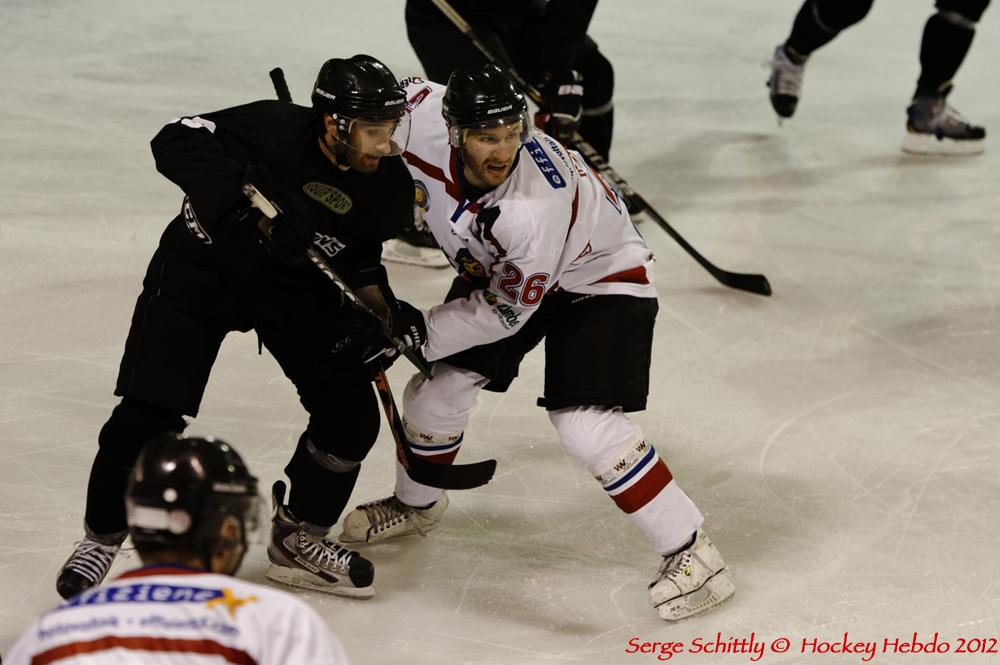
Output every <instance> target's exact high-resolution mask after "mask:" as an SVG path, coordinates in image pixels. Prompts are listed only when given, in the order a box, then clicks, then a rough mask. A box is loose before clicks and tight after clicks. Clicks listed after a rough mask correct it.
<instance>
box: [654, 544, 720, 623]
mask: <svg viewBox="0 0 1000 665" xmlns="http://www.w3.org/2000/svg"><path fill="white" fill-rule="evenodd" d="M735 590H736V588H735V587H734V586H733V582H732V580H731V579H730V578H729V571H728V570H727V569H726V562H725V561H723V560H722V555H721V554H719V550H717V549H715V545H713V544H712V541H710V540H709V539H708V536H706V535H705V532H704V531H702V530H701V529H698V533H696V534H695V539H694V542H693V543H692V544H691V545H690V546H688V547H687V548H686V549H683V550H681V551H680V552H677V553H675V554H671V555H668V556H665V557H663V563H662V564H660V572H659V574H658V575H657V576H656V579H655V580H653V581H652V582H651V583H650V585H649V602H650V603H652V605H653V607H655V608H656V609H657V612H659V614H660V618H661V619H666V620H667V621H677V620H678V619H684V618H686V617H689V616H691V615H692V614H697V613H699V612H704V611H705V610H707V609H709V608H712V607H715V606H716V605H718V604H719V603H721V602H722V601H724V600H725V599H726V598H729V597H730V596H731V595H733V592H734V591H735Z"/></svg>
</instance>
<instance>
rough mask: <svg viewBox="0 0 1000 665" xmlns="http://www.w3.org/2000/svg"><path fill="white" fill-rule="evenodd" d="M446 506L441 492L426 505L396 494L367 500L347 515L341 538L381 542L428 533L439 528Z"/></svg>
mask: <svg viewBox="0 0 1000 665" xmlns="http://www.w3.org/2000/svg"><path fill="white" fill-rule="evenodd" d="M446 508H448V495H447V494H442V495H441V498H440V499H438V500H437V502H435V503H434V504H433V505H432V506H430V507H428V508H423V509H420V508H413V507H411V506H407V505H406V504H405V503H403V502H401V501H400V500H399V499H397V498H396V497H395V495H393V496H389V497H386V498H384V499H380V500H378V501H372V502H371V503H365V504H362V505H360V506H358V507H357V508H355V509H354V510H352V511H351V512H350V513H348V515H347V517H345V518H344V532H343V533H342V534H340V542H342V543H351V544H353V543H378V542H382V541H385V540H389V539H390V538H399V537H401V536H412V535H414V534H419V535H421V536H425V535H427V532H428V531H433V530H434V529H436V528H438V526H439V525H440V523H441V516H442V515H444V511H445V509H446Z"/></svg>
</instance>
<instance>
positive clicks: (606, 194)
mask: <svg viewBox="0 0 1000 665" xmlns="http://www.w3.org/2000/svg"><path fill="white" fill-rule="evenodd" d="M402 85H403V86H404V87H405V88H406V96H407V99H408V103H407V110H408V111H409V113H410V116H411V127H410V140H409V144H408V145H407V149H406V152H405V153H404V154H403V159H404V160H405V161H406V164H407V166H408V167H409V169H410V174H411V175H412V176H413V179H414V181H415V183H416V187H417V198H416V202H417V206H418V207H419V209H420V210H419V211H420V213H422V216H423V220H424V222H425V223H426V224H427V225H428V227H429V228H430V230H431V232H432V233H433V234H434V237H435V239H436V240H437V242H438V244H439V245H440V246H441V248H442V249H443V250H444V252H445V254H446V255H447V256H448V260H449V261H451V263H452V265H453V266H454V267H455V268H456V269H457V270H459V271H460V272H467V273H469V274H471V275H473V276H477V277H489V278H490V287H489V289H487V290H485V291H476V292H474V294H473V295H472V297H470V298H468V299H464V298H463V299H458V300H453V301H452V302H449V303H445V304H442V305H437V306H436V307H433V308H432V309H431V310H430V311H429V312H428V313H426V316H425V318H426V320H427V337H428V341H427V345H426V346H425V347H424V354H425V355H426V357H427V359H428V360H437V359H439V358H443V357H445V356H448V355H451V354H453V353H456V352H458V351H461V350H463V349H466V348H469V347H472V346H478V345H480V344H488V343H490V342H494V341H497V340H499V339H503V338H504V337H507V336H509V335H513V334H514V333H515V332H517V330H518V328H519V327H520V326H521V325H523V324H524V322H525V321H526V320H527V319H528V317H530V316H531V314H532V312H534V311H535V309H536V308H537V307H538V305H539V303H540V302H541V300H542V296H544V295H545V293H547V292H548V291H551V290H553V289H561V290H563V291H572V292H574V293H583V294H626V295H634V296H639V297H647V298H654V297H656V290H655V288H654V286H653V271H652V262H653V253H652V252H651V251H650V250H649V248H648V247H647V246H646V243H645V242H644V241H643V239H642V236H640V235H639V232H638V231H636V229H635V226H634V225H633V224H632V221H631V219H630V218H629V215H628V211H627V210H626V209H625V206H624V204H623V202H622V201H621V200H620V199H619V197H618V195H617V194H616V193H615V192H614V191H613V190H612V189H611V188H610V187H608V185H607V184H606V183H605V182H604V181H603V180H602V179H601V178H600V177H599V176H598V175H597V174H596V173H594V171H593V170H592V169H590V168H589V167H588V166H587V164H586V162H584V160H583V157H581V156H580V154H579V153H577V152H576V151H573V150H567V149H566V148H565V147H563V146H562V145H561V144H560V143H559V142H557V141H556V140H555V139H553V138H551V137H549V136H547V135H546V134H544V133H542V132H541V131H538V130H535V131H534V132H533V134H532V137H531V140H530V141H529V142H528V143H527V144H525V145H524V146H523V147H522V148H521V150H520V152H519V153H518V158H517V161H516V162H515V164H514V167H513V169H512V170H511V174H510V176H509V177H508V178H507V180H506V182H504V184H503V185H501V186H500V187H498V188H496V189H494V190H493V191H490V192H488V193H487V194H485V195H484V196H482V197H481V198H479V199H477V200H475V201H469V200H467V199H466V198H465V197H464V189H463V184H462V178H461V176H460V174H459V165H458V162H457V157H458V155H457V152H458V151H456V150H454V149H453V148H452V147H451V146H450V145H449V144H448V134H447V129H446V127H445V123H444V119H443V118H442V116H441V98H442V96H443V93H444V86H442V85H439V84H436V83H431V82H428V81H424V80H422V79H420V78H409V79H405V80H404V81H403V82H402ZM498 213H499V214H498Z"/></svg>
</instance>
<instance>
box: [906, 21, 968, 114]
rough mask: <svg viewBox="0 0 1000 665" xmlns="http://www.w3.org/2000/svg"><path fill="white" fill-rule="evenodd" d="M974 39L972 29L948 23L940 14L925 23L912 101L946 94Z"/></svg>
mask: <svg viewBox="0 0 1000 665" xmlns="http://www.w3.org/2000/svg"><path fill="white" fill-rule="evenodd" d="M974 35H975V30H973V29H972V28H970V27H968V26H966V25H959V24H957V23H954V22H952V21H949V20H947V19H945V18H944V17H942V16H941V14H934V15H933V16H931V17H930V18H929V19H927V24H926V25H925V26H924V36H923V39H922V40H921V42H920V78H919V79H917V91H916V93H915V94H914V96H915V97H935V96H941V95H943V94H947V92H948V90H950V88H951V80H952V78H954V77H955V74H956V72H958V68H959V66H960V65H961V64H962V61H963V60H965V55H966V54H967V53H968V52H969V46H970V45H971V44H972V37H973V36H974Z"/></svg>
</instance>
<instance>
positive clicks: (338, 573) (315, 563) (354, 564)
mask: <svg viewBox="0 0 1000 665" xmlns="http://www.w3.org/2000/svg"><path fill="white" fill-rule="evenodd" d="M284 497H285V484H284V483H283V482H281V481H278V482H276V483H275V484H274V489H273V490H272V494H271V498H272V502H273V516H272V518H271V544H270V546H269V547H268V548H267V557H268V559H270V560H271V565H270V566H269V567H268V569H267V579H269V580H272V581H274V582H280V583H282V584H288V585H290V586H295V587H301V588H303V589H314V590H316V591H323V592H324V593H332V594H334V595H337V596H349V597H352V598H371V597H372V596H374V595H375V587H374V586H372V581H373V580H374V578H375V567H374V566H373V565H372V563H371V561H369V560H368V559H365V558H364V557H362V556H361V555H359V554H358V553H357V552H354V551H353V550H349V549H347V548H346V547H341V546H340V545H338V544H336V543H334V542H332V541H330V540H327V539H326V538H325V537H324V536H323V535H322V534H319V533H314V531H313V530H311V529H310V528H309V525H308V524H306V523H305V522H299V521H298V520H296V519H295V518H294V516H293V515H292V514H291V512H289V510H288V508H287V507H286V506H283V505H282V501H283V500H284Z"/></svg>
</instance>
